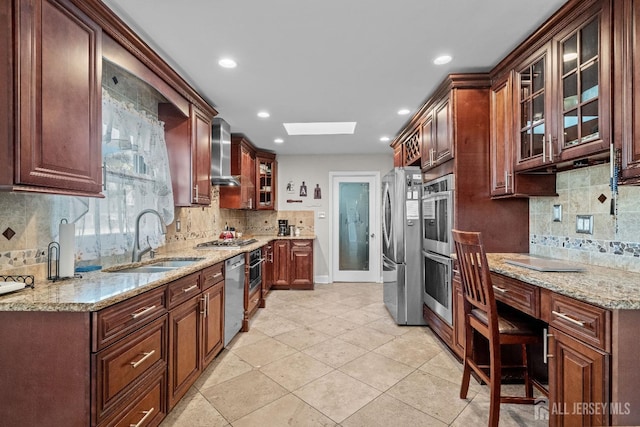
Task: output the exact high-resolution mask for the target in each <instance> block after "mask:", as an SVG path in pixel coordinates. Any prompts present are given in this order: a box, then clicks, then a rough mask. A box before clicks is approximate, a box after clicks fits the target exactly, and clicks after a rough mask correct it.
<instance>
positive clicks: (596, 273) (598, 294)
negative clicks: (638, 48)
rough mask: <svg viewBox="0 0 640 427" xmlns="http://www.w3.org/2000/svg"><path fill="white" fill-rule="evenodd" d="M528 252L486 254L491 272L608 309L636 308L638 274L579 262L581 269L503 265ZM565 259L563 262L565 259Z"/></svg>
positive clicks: (639, 286) (638, 302)
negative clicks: (546, 270) (552, 270)
mask: <svg viewBox="0 0 640 427" xmlns="http://www.w3.org/2000/svg"><path fill="white" fill-rule="evenodd" d="M528 257H529V255H528V254H516V253H489V254H487V261H488V263H489V269H490V270H491V271H492V272H495V273H499V274H502V275H504V276H507V277H512V278H514V279H517V280H520V281H522V282H525V283H529V284H531V285H535V286H539V287H541V288H546V289H549V290H551V291H554V292H557V293H559V294H562V295H566V296H569V297H572V298H575V299H577V300H580V301H584V302H588V303H590V304H594V305H597V306H599V307H603V308H607V309H611V310H617V309H619V310H639V309H640V273H634V272H630V271H624V270H617V269H613V268H606V267H599V266H594V265H589V264H581V263H577V262H573V261H571V262H570V263H571V264H575V265H576V266H579V267H582V268H583V269H584V271H582V272H542V271H536V270H531V269H528V268H524V267H518V266H515V265H511V264H507V263H506V262H505V261H506V260H507V259H512V260H525V259H527V258H528ZM565 262H567V261H565Z"/></svg>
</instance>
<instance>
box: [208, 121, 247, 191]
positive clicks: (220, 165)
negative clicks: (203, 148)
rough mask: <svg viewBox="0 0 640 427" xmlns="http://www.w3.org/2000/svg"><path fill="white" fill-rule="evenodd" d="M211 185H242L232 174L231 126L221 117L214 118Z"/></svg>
mask: <svg viewBox="0 0 640 427" xmlns="http://www.w3.org/2000/svg"><path fill="white" fill-rule="evenodd" d="M211 185H240V182H239V181H238V180H237V179H236V178H235V177H233V176H231V127H230V126H229V123H227V122H225V121H224V120H222V119H220V118H214V119H213V126H212V132H211Z"/></svg>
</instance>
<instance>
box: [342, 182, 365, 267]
mask: <svg viewBox="0 0 640 427" xmlns="http://www.w3.org/2000/svg"><path fill="white" fill-rule="evenodd" d="M339 192H340V194H339V221H340V224H339V240H340V243H339V249H338V250H339V254H338V264H339V269H340V270H341V271H357V270H369V261H370V260H369V183H368V182H341V183H340V184H339Z"/></svg>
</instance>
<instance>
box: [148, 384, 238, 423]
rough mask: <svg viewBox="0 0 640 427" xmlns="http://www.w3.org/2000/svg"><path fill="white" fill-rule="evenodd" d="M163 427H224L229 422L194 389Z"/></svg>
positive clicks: (172, 412) (177, 406) (174, 410)
mask: <svg viewBox="0 0 640 427" xmlns="http://www.w3.org/2000/svg"><path fill="white" fill-rule="evenodd" d="M160 425H161V426H162V427H224V426H228V425H229V422H228V421H227V420H226V419H225V418H224V417H223V416H222V415H220V412H218V411H217V410H216V409H215V408H214V407H213V406H211V404H210V403H209V401H208V400H207V399H205V398H204V397H203V396H202V395H201V394H200V393H199V392H198V391H197V390H196V389H195V388H192V389H191V390H189V391H188V392H187V394H186V395H185V396H184V397H183V398H182V400H181V401H180V402H179V403H178V404H177V405H176V406H175V408H173V410H172V411H171V412H170V413H169V415H167V418H165V419H164V420H163V421H162V423H161V424H160Z"/></svg>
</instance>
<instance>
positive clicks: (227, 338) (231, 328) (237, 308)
mask: <svg viewBox="0 0 640 427" xmlns="http://www.w3.org/2000/svg"><path fill="white" fill-rule="evenodd" d="M224 276H225V278H224V346H225V347H226V346H227V344H229V342H231V340H232V339H233V337H235V336H236V334H237V333H238V332H239V331H240V328H241V327H242V318H243V316H244V254H240V255H236V256H234V257H233V258H229V259H228V260H226V261H225V263H224Z"/></svg>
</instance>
